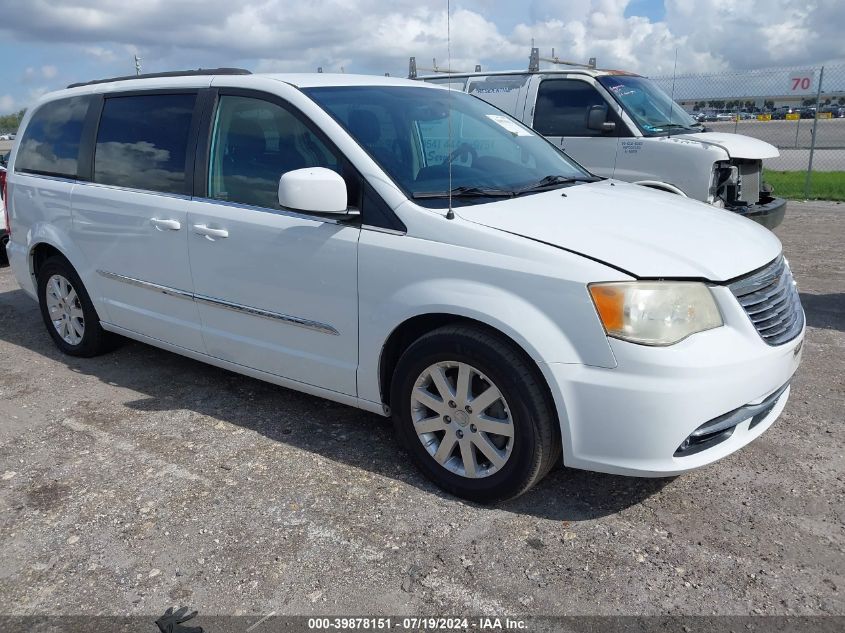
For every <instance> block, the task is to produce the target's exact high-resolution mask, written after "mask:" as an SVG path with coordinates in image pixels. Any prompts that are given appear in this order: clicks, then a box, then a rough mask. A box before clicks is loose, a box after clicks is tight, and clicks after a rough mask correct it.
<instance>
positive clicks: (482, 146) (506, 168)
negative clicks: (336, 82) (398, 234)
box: [303, 86, 590, 206]
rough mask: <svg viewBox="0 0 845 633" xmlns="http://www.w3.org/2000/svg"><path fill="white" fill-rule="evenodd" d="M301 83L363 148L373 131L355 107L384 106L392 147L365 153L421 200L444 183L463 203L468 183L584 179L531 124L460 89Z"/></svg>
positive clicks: (488, 189) (519, 188) (511, 188)
mask: <svg viewBox="0 0 845 633" xmlns="http://www.w3.org/2000/svg"><path fill="white" fill-rule="evenodd" d="M303 91H304V92H305V93H306V94H307V95H308V96H309V97H311V98H312V99H313V100H314V101H315V102H316V103H317V104H318V105H320V106H321V107H322V108H323V109H324V110H326V111H327V112H328V113H329V114H330V115H331V116H332V117H334V118H335V120H337V122H338V123H339V124H340V125H342V126H343V127H344V128H346V130H347V131H348V132H349V134H350V135H351V136H352V137H353V138H354V139H355V140H356V141H357V142H358V143H359V144H360V145H361V146H362V147H364V148H365V149H367V148H368V147H369V146H370V145H371V141H372V135H370V134H368V133H367V132H366V130H365V129H364V128H362V127H361V126H359V125H357V122H358V121H357V119H358V118H360V115H356V114H355V113H356V112H361V111H379V112H383V113H384V114H383V116H381V117H380V121H381V129H380V130H379V135H380V136H379V137H380V138H389V139H391V143H390V149H391V150H392V151H389V152H386V151H385V152H381V151H375V150H373V149H372V148H371V149H370V155H371V156H372V157H373V158H374V160H375V161H376V162H378V163H379V164H380V165H381V167H382V169H384V171H385V173H387V174H388V175H389V176H390V177H391V178H392V179H393V181H394V182H396V184H397V185H399V186H400V187H401V188H402V189H403V190H405V192H406V193H408V195H409V196H411V197H414V198H417V199H418V200H419V201H420V204H426V205H428V206H442V205H443V204H444V199H446V198H447V195H445V194H448V193H449V190H450V188H451V189H452V190H453V193H456V194H458V195H460V196H461V199H460V200H456V202H455V203H456V204H464V203H470V202H471V199H470V198H471V196H472V195H474V194H473V192H472V191H467V190H468V189H476V188H477V189H484V190H485V191H484V192H482V194H481V195H487V194H492V195H517V194H521V193H523V192H525V191H526V188H530V189H531V190H532V191H533V190H534V187H532V185H534V184H536V183H539V182H543V183H546V184H548V183H552V182H554V183H557V180H558V179H560V180H561V181H562V180H567V183H565V184H573V182H572V181H579V182H580V181H582V180H589V179H590V175H589V174H588V173H586V172H585V171H583V170H582V169H581V168H580V167H578V166H577V165H576V164H574V163H573V162H572V161H570V160H569V159H568V158H567V157H566V155H565V154H563V153H562V152H561V151H560V150H558V149H556V148H555V147H554V146H553V145H552V144H551V143H549V142H548V141H546V140H545V139H543V138H542V137H541V136H539V135H537V134H535V133H534V131H533V130H531V129H530V128H528V127H526V126H524V125H522V124H521V123H519V122H518V121H516V120H515V119H513V118H512V117H510V116H508V115H507V114H505V113H503V112H502V111H501V110H498V109H496V108H495V107H493V106H491V105H490V104H489V103H487V102H485V101H483V100H481V99H479V98H477V97H473V96H470V95H468V94H466V93H464V92H458V91H451V92H450V91H447V90H443V89H436V88H431V87H410V86H407V87H406V86H401V87H400V86H338V87H317V88H306V89H304V90H303ZM385 149H386V148H385ZM450 164H451V169H450ZM561 186H563V184H561ZM444 192H445V193H444Z"/></svg>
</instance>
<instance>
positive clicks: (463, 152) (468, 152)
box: [441, 143, 478, 165]
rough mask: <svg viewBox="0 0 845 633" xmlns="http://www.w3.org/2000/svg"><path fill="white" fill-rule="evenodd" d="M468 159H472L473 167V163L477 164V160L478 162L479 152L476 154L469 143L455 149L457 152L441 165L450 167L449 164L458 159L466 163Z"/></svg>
mask: <svg viewBox="0 0 845 633" xmlns="http://www.w3.org/2000/svg"><path fill="white" fill-rule="evenodd" d="M467 157H469V158H470V165H472V164H473V163H475V161H476V160H478V152H476V151H475V148H474V147H473V146H472V145H470V144H469V143H461V144H460V145H458V146H457V147H456V148H455V151H453V152H452V153H451V154H449V155H448V156H447V157H446V158H445V159H444V160H443V162H442V163H441V164H442V165H448V164H449V163H452V162H454V161H455V160H457V159H461V160H462V161H465V160H466V159H467Z"/></svg>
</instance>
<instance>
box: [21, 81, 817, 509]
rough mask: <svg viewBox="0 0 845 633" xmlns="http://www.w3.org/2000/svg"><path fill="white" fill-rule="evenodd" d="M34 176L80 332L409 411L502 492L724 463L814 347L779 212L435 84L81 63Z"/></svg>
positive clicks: (447, 474)
mask: <svg viewBox="0 0 845 633" xmlns="http://www.w3.org/2000/svg"><path fill="white" fill-rule="evenodd" d="M449 130H451V135H452V138H453V141H454V142H453V146H454V149H453V150H452V151H450V152H449V153H448V154H447V155H446V156H445V157H444V156H442V155H439V154H438V153H437V151H436V148H435V147H434V144H433V143H434V139H437V138H440V137H442V136H443V135H444V134H449ZM7 201H8V205H7V213H8V218H7V222H8V225H9V228H10V237H11V240H10V242H9V246H8V254H9V257H10V260H11V264H12V267H13V269H14V273H15V275H16V277H17V280H18V282H19V283H20V285H21V287H22V288H23V289H24V290H25V291H26V292H27V293H28V294H29V295H31V296H32V297H33V298H34V299H36V300H37V301H38V302H39V303H40V306H41V314H42V316H43V320H44V323H45V324H46V327H47V331H48V332H49V334H50V336H51V337H52V338H53V340H54V341H55V343H56V345H57V346H58V347H59V348H60V349H61V350H62V351H64V352H65V353H67V354H71V355H76V356H93V355H95V354H99V353H102V352H104V351H106V350H108V349H110V347H111V346H112V344H113V343H114V339H115V335H122V336H125V337H130V338H133V339H136V340H139V341H143V342H145V343H149V344H151V345H155V346H158V347H161V348H164V349H166V350H170V351H172V352H176V353H178V354H184V355H186V356H189V357H191V358H195V359H199V360H202V361H205V362H208V363H210V364H213V365H216V366H219V367H224V368H226V369H229V370H232V371H235V372H240V373H243V374H246V375H249V376H253V377H255V378H259V379H262V380H266V381H269V382H272V383H276V384H278V385H282V386H284V387H288V388H291V389H296V390H300V391H304V392H307V393H310V394H315V395H318V396H322V397H325V398H329V399H331V400H335V401H338V402H342V403H346V404H349V405H352V406H356V407H360V408H361V409H364V410H367V411H371V412H374V413H377V414H379V415H382V416H389V415H392V416H393V419H394V421H395V427H396V432H397V434H398V437H399V439H400V441H401V443H402V445H403V446H404V447H405V448H406V449H407V451H408V454H409V455H410V456H411V458H412V459H413V461H414V462H415V463H416V464H417V465H418V466H419V468H420V469H421V470H422V471H423V472H424V473H425V474H426V475H427V476H429V477H430V478H431V479H432V480H434V481H435V482H436V483H437V484H439V485H440V486H442V487H443V488H445V489H446V490H448V491H450V492H452V493H454V494H456V495H460V496H463V497H467V498H469V499H473V500H477V501H482V502H490V501H496V500H501V499H506V498H509V497H513V496H516V495H518V494H520V493H522V492H524V491H525V490H527V489H528V488H529V487H531V486H532V485H533V484H534V483H536V482H537V481H538V480H539V479H540V478H541V477H543V476H544V475H545V474H546V473H547V472H548V471H549V470H550V469H551V468H552V467H554V466H555V465H556V464H559V463H561V462H562V463H563V464H565V465H566V466H570V467H574V468H583V469H589V470H596V471H603V472H608V473H618V474H626V475H638V476H649V477H651V476H658V477H659V476H667V475H674V474H677V473H682V472H684V471H687V470H690V469H692V468H696V467H699V466H703V465H705V464H709V463H711V462H713V461H715V460H718V459H719V458H721V457H724V456H725V455H728V454H730V453H732V452H734V451H736V450H737V449H739V448H740V447H742V446H744V445H745V444H747V443H749V442H750V441H752V440H753V439H754V438H756V437H758V436H759V435H760V434H761V433H763V432H764V431H765V430H766V429H767V428H768V427H769V426H771V425H772V423H773V422H774V421H775V419H776V418H777V417H778V415H779V414H780V412H781V411H782V410H783V408H784V406H785V404H786V401H787V398H788V397H789V384H790V379H791V377H792V375H793V373H794V372H795V370H796V368H797V367H798V365H799V362H800V359H801V345H802V340H803V335H804V313H803V310H802V308H801V304H800V302H799V297H798V293H797V291H796V288H795V284H794V282H793V280H792V276H791V274H790V270H789V266H788V264H787V262H786V259H785V258H784V256H783V253H782V252H781V244H780V242H779V241H778V239H777V237H775V236H774V235H773V234H772V233H771V232H769V231H768V230H766V229H764V228H762V227H760V226H759V225H757V224H755V223H753V222H749V221H747V220H745V219H743V218H740V217H737V216H735V215H734V214H732V213H729V212H726V211H723V210H720V209H715V208H713V207H711V206H708V205H705V204H701V203H700V202H695V201H691V200H686V199H684V198H682V197H679V196H667V195H666V194H664V193H661V192H657V191H650V190H648V189H645V188H643V187H639V186H635V185H631V184H628V183H624V182H621V181H615V180H602V179H598V178H596V177H593V176H591V175H590V174H589V173H587V172H586V171H584V170H583V169H582V168H581V167H579V166H578V165H577V164H576V163H574V162H573V161H572V160H570V159H569V158H568V157H567V156H566V155H565V154H564V153H563V152H562V151H560V149H559V148H557V147H556V146H555V145H554V144H553V143H550V142H549V141H547V140H546V139H544V138H542V137H541V136H538V135H537V134H536V133H535V132H534V131H532V130H531V129H530V128H528V127H526V126H524V125H522V124H521V123H520V122H518V121H516V120H515V119H513V118H511V117H509V116H506V115H504V114H503V113H502V112H501V111H500V110H498V109H496V108H494V107H492V106H491V105H489V104H488V103H486V102H485V101H483V100H481V99H477V98H475V97H473V96H470V95H467V94H464V93H461V92H458V91H451V90H446V89H444V88H441V87H437V86H433V85H428V84H423V83H419V82H411V81H407V80H400V79H391V78H385V77H366V76H352V75H335V76H333V75H328V74H312V75H251V74H248V73H247V72H246V71H238V70H234V69H219V70H217V71H189V72H185V73H168V76H148V77H143V76H142V77H139V78H123V79H120V80H104V81H98V82H92V83H89V84H84V85H76V86H71V87H69V88H68V89H67V90H62V91H60V92H56V93H53V94H50V95H47V96H45V97H43V98H42V99H41V100H40V101H39V102H38V103H37V104H36V105H35V106H34V107H32V108H30V109H29V110H28V111H27V114H26V117H25V119H24V121H23V125H22V133H21V135H20V137H19V142H18V144H17V145H16V147H15V149H14V150H13V152H12V156H11V162H10V166H9V178H8V197H7Z"/></svg>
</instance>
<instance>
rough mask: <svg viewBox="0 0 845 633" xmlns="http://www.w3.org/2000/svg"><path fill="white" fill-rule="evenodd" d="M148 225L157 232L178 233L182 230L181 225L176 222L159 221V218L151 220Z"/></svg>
mask: <svg viewBox="0 0 845 633" xmlns="http://www.w3.org/2000/svg"><path fill="white" fill-rule="evenodd" d="M150 223H151V224H152V225H153V226H154V227H156V228H157V229H158V230H159V231H165V230H167V231H178V230H179V229H181V228H182V224H181V222H179V221H178V220H160V219H159V218H151V219H150Z"/></svg>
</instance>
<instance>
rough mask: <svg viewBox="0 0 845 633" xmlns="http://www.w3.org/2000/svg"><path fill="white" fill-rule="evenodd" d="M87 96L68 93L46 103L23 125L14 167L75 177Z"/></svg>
mask: <svg viewBox="0 0 845 633" xmlns="http://www.w3.org/2000/svg"><path fill="white" fill-rule="evenodd" d="M89 102H90V97H88V96H84V97H71V98H70V99H60V100H58V101H51V102H50V103H45V104H44V105H43V106H41V107H40V108H38V111H37V112H35V114H33V115H32V119H31V120H30V122H29V125H27V126H26V130H25V131H24V135H23V138H22V139H21V146H20V149H19V150H18V156H17V159H16V161H15V169H16V170H17V171H23V172H30V173H36V174H45V175H48V176H63V177H67V178H76V175H77V159H78V157H79V141H80V139H81V138H82V125H83V123H84V122H85V115H86V114H87V113H88V104H89Z"/></svg>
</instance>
